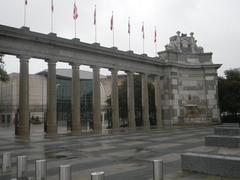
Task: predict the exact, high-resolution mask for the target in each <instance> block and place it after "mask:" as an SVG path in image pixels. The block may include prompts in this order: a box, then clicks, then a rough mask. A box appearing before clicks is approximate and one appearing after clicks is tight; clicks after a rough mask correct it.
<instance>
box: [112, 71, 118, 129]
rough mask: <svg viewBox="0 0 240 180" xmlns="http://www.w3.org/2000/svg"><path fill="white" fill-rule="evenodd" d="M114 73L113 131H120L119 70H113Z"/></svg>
mask: <svg viewBox="0 0 240 180" xmlns="http://www.w3.org/2000/svg"><path fill="white" fill-rule="evenodd" d="M111 72H112V97H111V105H112V129H119V100H118V78H117V72H118V71H117V70H116V69H111Z"/></svg>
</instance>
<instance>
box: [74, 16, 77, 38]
mask: <svg viewBox="0 0 240 180" xmlns="http://www.w3.org/2000/svg"><path fill="white" fill-rule="evenodd" d="M76 29H77V22H76V19H75V20H74V32H75V38H77V30H76Z"/></svg>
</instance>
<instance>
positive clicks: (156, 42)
mask: <svg viewBox="0 0 240 180" xmlns="http://www.w3.org/2000/svg"><path fill="white" fill-rule="evenodd" d="M155 53H156V56H157V55H158V54H157V42H155Z"/></svg>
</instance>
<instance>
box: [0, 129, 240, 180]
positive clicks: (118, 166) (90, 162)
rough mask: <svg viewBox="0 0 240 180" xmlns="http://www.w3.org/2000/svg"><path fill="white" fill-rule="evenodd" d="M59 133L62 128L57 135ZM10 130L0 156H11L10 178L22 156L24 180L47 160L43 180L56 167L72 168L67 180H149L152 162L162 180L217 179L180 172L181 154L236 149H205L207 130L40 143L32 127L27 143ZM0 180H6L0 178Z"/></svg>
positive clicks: (2, 132)
mask: <svg viewBox="0 0 240 180" xmlns="http://www.w3.org/2000/svg"><path fill="white" fill-rule="evenodd" d="M60 131H61V132H62V133H64V128H63V129H61V130H60ZM13 132H14V130H13V129H11V128H0V145H1V146H0V153H2V152H6V151H11V152H12V157H13V160H12V172H11V175H10V176H11V177H16V156H18V155H27V156H28V171H29V176H34V172H35V164H34V163H35V161H36V160H38V159H47V174H48V179H51V180H57V179H58V178H59V177H58V172H59V169H58V168H59V166H60V165H63V164H71V165H72V174H73V180H89V179H90V173H91V172H94V171H104V172H105V174H106V180H123V179H125V180H135V179H136V180H150V179H152V162H151V161H152V160H154V159H162V160H163V161H164V176H165V179H169V180H170V179H182V180H183V179H186V180H187V179H214V180H215V179H216V180H217V179H218V178H219V177H210V176H206V175H200V174H190V173H182V172H181V161H180V158H181V157H180V155H181V154H182V153H184V152H200V153H211V154H229V153H230V154H232V155H239V156H240V151H239V150H238V149H228V148H219V147H205V146H204V137H205V136H206V135H210V134H212V133H213V126H211V127H190V128H189V127H188V128H179V129H171V130H156V129H152V130H149V131H144V130H137V131H136V132H115V133H113V134H111V133H110V134H108V135H100V134H92V133H89V134H88V133H84V134H83V135H81V136H70V135H67V134H60V135H57V136H56V137H54V138H53V137H45V136H44V135H43V133H42V128H41V127H33V128H32V131H31V133H32V135H31V138H30V140H23V139H20V138H15V136H14V135H13ZM1 163H2V162H0V164H1ZM0 179H1V180H4V179H10V178H9V177H5V178H4V177H3V176H2V177H0Z"/></svg>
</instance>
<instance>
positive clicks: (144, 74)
mask: <svg viewBox="0 0 240 180" xmlns="http://www.w3.org/2000/svg"><path fill="white" fill-rule="evenodd" d="M139 74H140V75H141V76H149V73H145V72H140V73H139Z"/></svg>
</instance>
